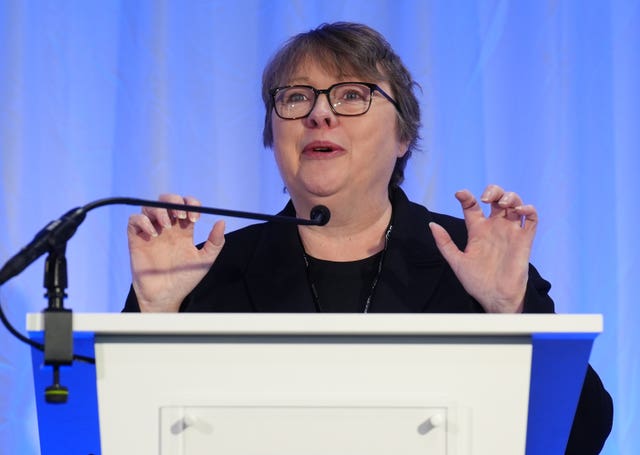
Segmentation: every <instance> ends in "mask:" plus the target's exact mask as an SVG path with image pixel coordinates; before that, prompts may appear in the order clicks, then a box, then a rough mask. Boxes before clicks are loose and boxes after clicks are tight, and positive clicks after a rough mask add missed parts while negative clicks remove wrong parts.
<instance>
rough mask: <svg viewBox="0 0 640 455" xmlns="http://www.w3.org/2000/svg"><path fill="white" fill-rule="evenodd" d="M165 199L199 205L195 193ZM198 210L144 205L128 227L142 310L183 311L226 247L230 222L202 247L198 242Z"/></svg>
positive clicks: (219, 227) (216, 228)
mask: <svg viewBox="0 0 640 455" xmlns="http://www.w3.org/2000/svg"><path fill="white" fill-rule="evenodd" d="M159 200H160V201H163V202H171V203H174V204H188V205H196V206H199V205H201V204H200V201H198V200H197V199H195V198H192V197H184V198H183V197H181V196H178V195H175V194H163V195H161V196H160V198H159ZM199 218H200V214H199V213H196V212H185V211H180V210H167V209H160V208H151V207H143V208H142V213H139V214H136V215H131V216H130V217H129V224H128V226H127V237H128V240H129V255H130V259H131V274H132V279H133V289H134V290H135V293H136V297H137V298H138V304H139V306H140V311H142V312H177V311H178V310H179V308H180V304H181V303H182V301H183V300H184V298H185V297H186V296H187V295H188V294H189V292H191V291H192V290H193V288H194V287H195V286H196V285H197V284H198V283H199V282H200V280H202V278H204V276H205V275H206V273H207V272H208V271H209V268H210V267H211V265H212V264H213V262H214V261H215V260H216V258H217V257H218V254H220V251H221V250H222V247H223V246H224V226H225V225H224V221H218V222H216V223H215V224H214V226H213V228H212V229H211V232H210V233H209V237H208V238H207V241H206V242H205V243H204V246H203V247H202V248H201V249H198V248H196V246H195V245H194V242H193V228H194V223H195V222H196V221H197V220H198V219H199Z"/></svg>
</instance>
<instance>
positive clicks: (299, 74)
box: [278, 53, 386, 85]
mask: <svg viewBox="0 0 640 455" xmlns="http://www.w3.org/2000/svg"><path fill="white" fill-rule="evenodd" d="M320 73H321V74H322V75H323V76H327V77H328V78H331V79H334V80H336V81H346V80H354V79H355V80H363V81H365V80H366V81H369V82H381V81H382V80H384V79H386V78H384V77H383V74H382V73H381V72H380V71H379V70H378V68H376V67H375V66H374V67H373V68H367V67H366V65H358V64H357V63H356V62H353V61H351V60H350V59H345V60H342V59H341V58H340V57H339V56H337V55H335V54H333V55H332V54H331V53H328V54H326V53H318V54H315V55H302V56H299V57H298V58H295V59H293V60H292V61H290V62H289V64H288V65H286V66H285V67H284V68H283V71H282V72H281V74H280V75H279V77H278V85H289V84H296V83H308V82H310V79H311V78H312V76H313V75H317V74H320Z"/></svg>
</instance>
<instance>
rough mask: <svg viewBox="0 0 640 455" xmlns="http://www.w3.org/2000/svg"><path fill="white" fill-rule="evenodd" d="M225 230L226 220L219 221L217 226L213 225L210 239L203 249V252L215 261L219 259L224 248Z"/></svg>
mask: <svg viewBox="0 0 640 455" xmlns="http://www.w3.org/2000/svg"><path fill="white" fill-rule="evenodd" d="M224 228H225V223H224V220H220V221H217V222H216V224H214V225H213V228H211V232H209V237H208V238H207V241H206V242H204V246H203V247H202V251H204V253H205V254H206V255H207V256H208V257H211V258H212V259H213V260H215V258H217V257H218V254H220V251H221V250H222V247H223V246H224Z"/></svg>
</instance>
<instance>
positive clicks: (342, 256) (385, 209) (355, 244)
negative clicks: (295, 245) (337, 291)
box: [294, 193, 392, 262]
mask: <svg viewBox="0 0 640 455" xmlns="http://www.w3.org/2000/svg"><path fill="white" fill-rule="evenodd" d="M294 203H295V201H294ZM317 203H322V204H325V205H326V206H327V207H329V209H330V210H331V220H330V221H329V224H327V225H326V226H299V227H298V232H299V233H300V239H301V241H302V246H303V247H304V250H305V252H306V253H307V254H309V255H310V256H313V257H315V258H317V259H324V260H328V261H336V262H343V261H356V260H358V259H364V258H367V257H369V256H373V255H374V254H376V253H378V252H380V251H382V250H383V248H384V244H385V239H384V237H385V233H386V230H387V227H388V225H389V223H390V221H391V211H392V210H391V202H390V201H389V198H388V196H387V194H386V193H385V194H384V196H382V197H379V198H378V199H377V200H373V198H367V199H364V200H362V201H361V202H359V203H357V204H351V203H347V202H346V201H338V200H335V199H333V200H331V201H329V200H327V201H321V202H317ZM296 207H297V205H296ZM303 210H304V209H303Z"/></svg>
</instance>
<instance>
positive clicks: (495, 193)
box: [480, 184, 504, 203]
mask: <svg viewBox="0 0 640 455" xmlns="http://www.w3.org/2000/svg"><path fill="white" fill-rule="evenodd" d="M503 195H504V190H503V189H502V187H500V186H498V185H494V184H491V185H487V187H486V188H485V189H484V191H483V192H482V195H481V196H480V200H481V201H482V202H486V203H493V202H497V201H498V200H500V198H501V197H502V196H503Z"/></svg>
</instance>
